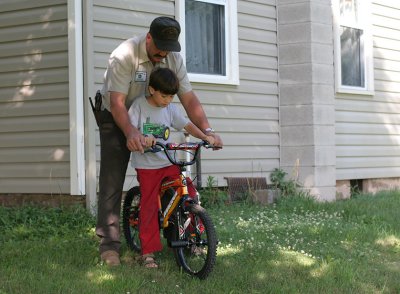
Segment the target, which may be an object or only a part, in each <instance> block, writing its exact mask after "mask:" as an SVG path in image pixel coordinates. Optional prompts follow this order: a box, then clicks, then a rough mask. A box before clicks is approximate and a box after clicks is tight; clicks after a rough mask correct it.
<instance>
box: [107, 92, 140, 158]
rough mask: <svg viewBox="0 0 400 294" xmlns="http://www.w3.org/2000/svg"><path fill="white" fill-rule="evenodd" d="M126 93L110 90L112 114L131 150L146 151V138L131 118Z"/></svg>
mask: <svg viewBox="0 0 400 294" xmlns="http://www.w3.org/2000/svg"><path fill="white" fill-rule="evenodd" d="M125 100H126V95H125V94H123V93H120V92H110V106H111V114H112V116H113V118H114V121H115V123H116V124H117V126H118V127H119V128H120V129H121V130H122V132H123V133H124V135H125V137H126V146H127V147H128V149H129V150H130V151H140V152H142V153H143V152H144V149H143V146H145V144H146V142H145V138H144V136H143V135H142V134H141V133H140V132H139V130H138V129H137V128H135V127H134V126H133V125H132V124H131V121H130V119H129V115H128V111H127V109H126V107H125Z"/></svg>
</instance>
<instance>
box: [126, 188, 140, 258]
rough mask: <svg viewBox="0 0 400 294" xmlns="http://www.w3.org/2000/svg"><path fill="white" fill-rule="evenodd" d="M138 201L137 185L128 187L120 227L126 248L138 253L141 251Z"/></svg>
mask: <svg viewBox="0 0 400 294" xmlns="http://www.w3.org/2000/svg"><path fill="white" fill-rule="evenodd" d="M139 203H140V189H139V187H133V188H131V189H129V191H128V192H127V193H126V196H125V200H124V203H123V205H122V228H123V231H124V236H125V241H126V244H127V245H128V248H129V249H130V250H132V251H135V252H138V253H140V252H141V247H140V239H139V210H140V207H139Z"/></svg>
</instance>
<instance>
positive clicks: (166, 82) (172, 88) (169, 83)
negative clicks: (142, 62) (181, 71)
mask: <svg viewBox="0 0 400 294" xmlns="http://www.w3.org/2000/svg"><path fill="white" fill-rule="evenodd" d="M149 86H151V87H153V89H154V90H156V91H160V92H161V93H163V94H168V95H175V94H176V93H178V90H179V80H178V77H177V76H176V74H175V73H174V72H173V71H172V70H170V69H169V68H161V67H159V68H156V69H155V70H153V72H152V73H151V75H150V81H149Z"/></svg>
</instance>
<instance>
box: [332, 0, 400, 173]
mask: <svg viewBox="0 0 400 294" xmlns="http://www.w3.org/2000/svg"><path fill="white" fill-rule="evenodd" d="M372 2H373V7H372V12H373V17H372V22H373V31H372V33H373V44H374V52H373V53H374V75H375V95H374V96H358V95H355V96H340V97H337V99H336V146H337V149H336V154H337V162H336V164H337V180H342V179H366V178H385V177H399V176H400V152H399V144H400V118H399V113H400V100H399V97H400V51H399V48H400V29H399V28H400V13H399V9H400V1H388V0H375V1H372Z"/></svg>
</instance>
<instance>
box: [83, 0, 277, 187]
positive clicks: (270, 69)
mask: <svg viewBox="0 0 400 294" xmlns="http://www.w3.org/2000/svg"><path fill="white" fill-rule="evenodd" d="M89 2H90V1H89ZM92 3H93V4H92V7H90V5H89V7H88V8H87V13H88V14H90V17H91V18H92V19H93V22H90V23H88V28H87V36H86V39H89V40H90V39H91V38H93V42H92V43H93V48H92V49H91V48H88V52H87V54H86V56H87V57H88V58H90V56H92V58H93V59H92V63H93V67H92V68H89V69H88V73H87V75H88V76H90V75H92V74H93V76H94V80H93V83H92V85H91V84H88V85H87V88H93V90H95V89H98V88H101V85H102V82H103V74H104V71H105V69H106V64H107V60H108V56H109V54H110V53H111V51H112V50H113V49H114V48H115V47H117V46H118V44H119V43H120V42H122V41H123V40H125V39H127V38H130V37H132V36H133V35H136V34H142V33H146V32H147V31H148V28H149V25H150V23H151V21H152V20H153V19H154V18H155V17H157V16H160V15H168V16H172V17H173V16H174V14H175V3H174V1H165V0H164V1H161V0H160V1H128V0H117V1H106V0H93V1H92ZM91 8H92V9H91ZM238 26H239V28H238V34H239V64H240V85H239V86H232V85H229V86H228V85H212V84H200V83H193V84H192V85H193V88H194V90H195V92H196V93H197V95H198V96H199V98H200V100H201V102H202V104H203V107H204V109H205V111H206V113H207V115H208V117H209V120H210V123H211V125H212V126H213V128H214V129H216V130H217V131H218V133H219V134H220V135H221V136H222V138H223V140H224V143H225V146H224V149H223V150H222V151H219V152H212V151H206V152H203V160H202V178H203V184H205V181H206V179H207V176H209V175H210V176H213V177H214V178H215V179H216V180H217V182H218V184H219V185H225V184H226V183H225V180H224V179H223V178H224V177H227V176H242V177H244V176H265V177H267V176H268V174H269V172H270V171H271V170H272V169H274V168H276V167H279V115H278V113H279V111H278V85H277V81H278V74H277V54H278V53H277V45H276V42H277V41H276V8H275V1H274V0H268V1H265V0H263V1H261V0H255V1H238ZM90 62H91V61H90V60H89V63H90ZM93 94H94V92H93ZM174 135H175V136H176V138H178V137H179V138H180V139H181V140H182V139H183V137H182V136H181V135H180V136H178V134H176V133H175V134H174ZM95 146H96V148H95V149H96V162H97V164H96V173H97V175H98V172H99V155H100V154H99V153H100V152H99V150H100V149H99V136H98V133H97V131H96V136H95ZM134 184H136V180H135V173H134V171H133V170H132V168H131V167H129V168H128V173H127V178H126V181H125V187H124V189H125V190H127V189H128V188H129V187H130V186H132V185H134Z"/></svg>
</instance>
